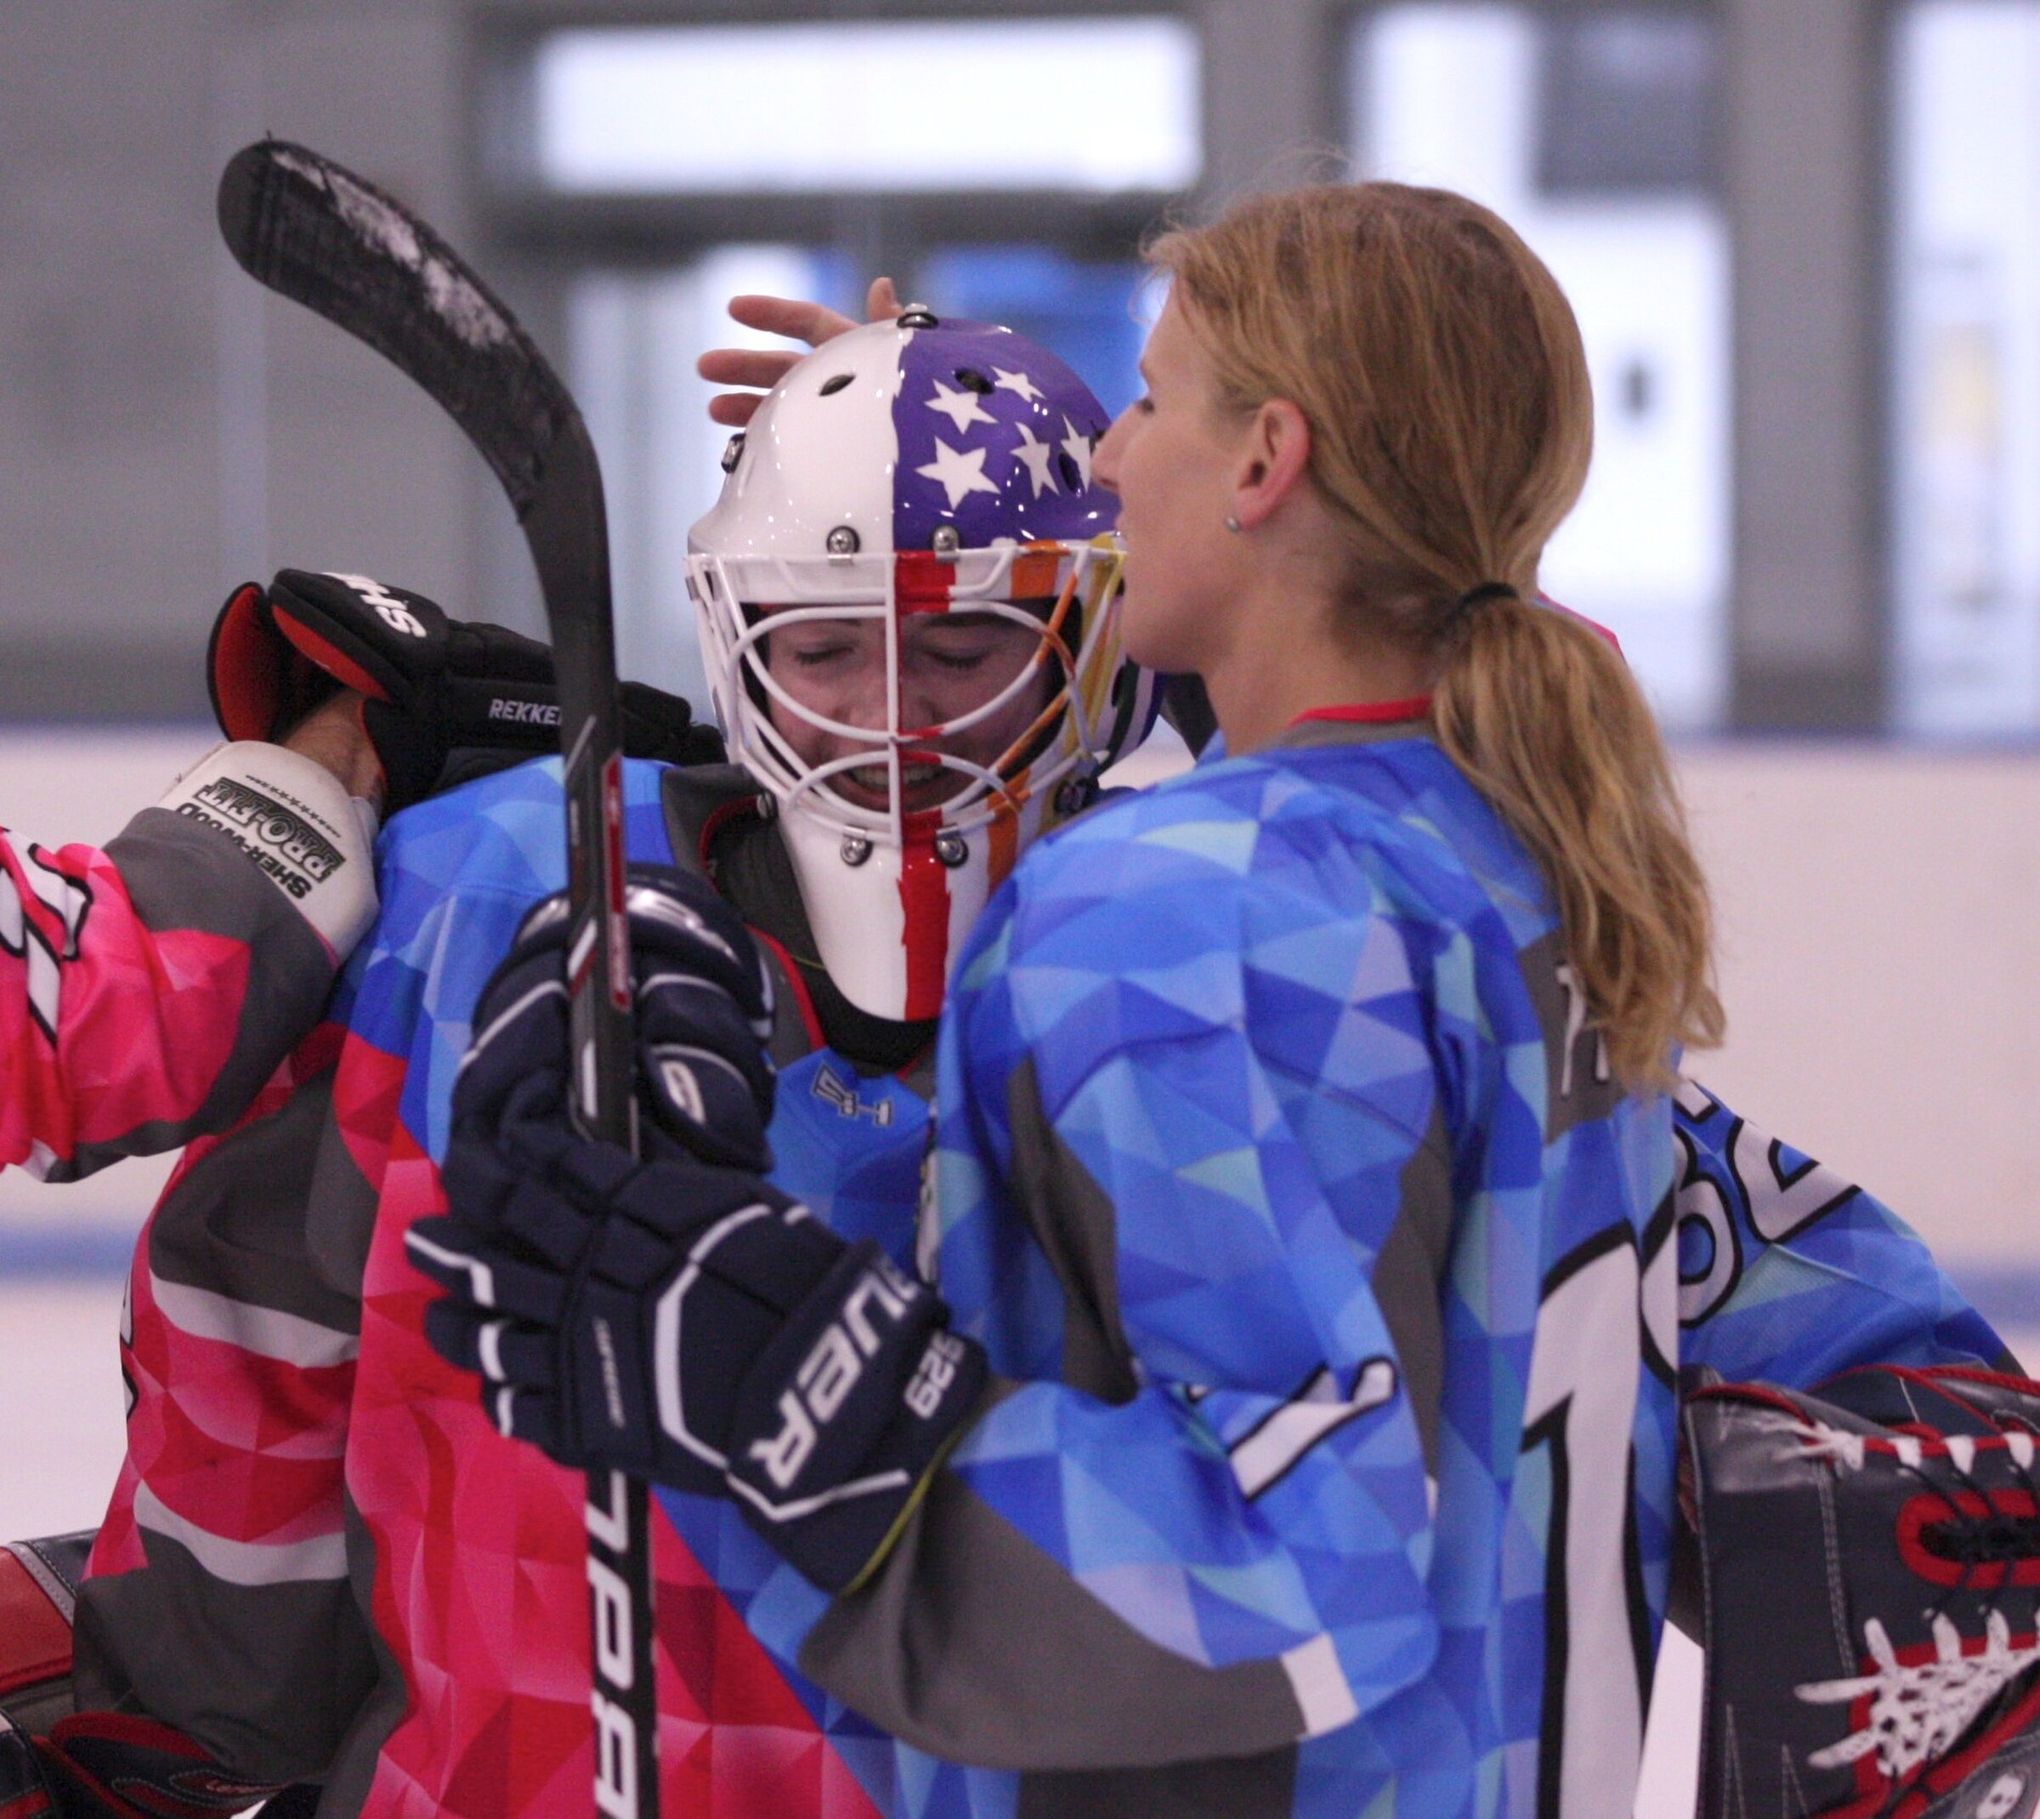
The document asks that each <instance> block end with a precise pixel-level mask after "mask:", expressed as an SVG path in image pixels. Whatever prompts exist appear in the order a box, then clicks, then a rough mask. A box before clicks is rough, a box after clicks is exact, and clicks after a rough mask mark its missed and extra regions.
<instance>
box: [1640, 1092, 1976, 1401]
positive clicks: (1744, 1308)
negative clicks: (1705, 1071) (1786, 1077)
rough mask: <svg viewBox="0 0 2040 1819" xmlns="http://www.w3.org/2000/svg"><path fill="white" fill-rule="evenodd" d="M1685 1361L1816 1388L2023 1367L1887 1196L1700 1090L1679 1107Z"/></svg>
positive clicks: (1735, 1376) (1681, 1098)
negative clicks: (1931, 1369) (1964, 1367)
mask: <svg viewBox="0 0 2040 1819" xmlns="http://www.w3.org/2000/svg"><path fill="white" fill-rule="evenodd" d="M1673 1129H1674V1137H1675V1141H1676V1143H1677V1146H1678V1156H1677V1163H1678V1189H1677V1192H1678V1207H1679V1222H1680V1246H1681V1268H1680V1289H1679V1317H1680V1322H1681V1326H1682V1328H1683V1336H1682V1338H1681V1342H1680V1357H1681V1360H1682V1362H1683V1363H1685V1364H1689V1365H1701V1366H1706V1367H1709V1368H1711V1369H1713V1370H1715V1371H1718V1372H1720V1374H1721V1375H1722V1376H1723V1377H1725V1378H1727V1379H1729V1380H1730V1381H1732V1382H1737V1381H1743V1380H1746V1379H1754V1378H1761V1379H1764V1380H1767V1381H1770V1382H1773V1383H1781V1384H1785V1385H1787V1386H1790V1387H1793V1388H1798V1389H1807V1388H1811V1387H1812V1386H1813V1385H1814V1384H1816V1383H1818V1382H1820V1381H1821V1380H1822V1379H1823V1378H1825V1377H1829V1376H1832V1375H1833V1374H1834V1373H1835V1372H1837V1371H1841V1370H1846V1369H1848V1368H1849V1367H1851V1366H1853V1365H1859V1364H1873V1363H1884V1364H1909V1365H1937V1364H1981V1365H1985V1366H1988V1367H1990V1368H1993V1369H2003V1368H2008V1367H2011V1358H2010V1354H2009V1353H2008V1352H2007V1351H2006V1349H2005V1346H2004V1342H2003V1341H2002V1340H2001V1339H1999V1337H1998V1336H1997V1334H1996V1333H1994V1332H1993V1331H1992V1330H1991V1328H1990V1326H1989V1324H1988V1322H1986V1321H1985V1320H1984V1319H1983V1317H1982V1316H1981V1315H1980V1314H1978V1313H1977V1312H1976V1310H1975V1309H1974V1308H1972V1307H1971V1306H1970V1305H1969V1303H1968V1302H1967V1301H1966V1300H1965V1299H1964V1298H1963V1296H1962V1294H1961V1292H1960V1291H1959V1290H1958V1289H1957V1288H1956V1287H1955V1285H1954V1284H1953V1283H1952V1282H1950V1281H1949V1280H1948V1278H1947V1276H1946V1275H1945V1274H1944V1273H1943V1272H1942V1270H1941V1268H1940V1266H1939V1265H1938V1264H1936V1263H1935V1261H1934V1259H1933V1257H1932V1255H1931V1254H1930V1253H1929V1252H1928V1250H1927V1247H1926V1246H1925V1245H1924V1244H1923V1243H1921V1242H1920V1239H1919V1236H1918V1235H1917V1234H1916V1233H1915V1232H1914V1231H1913V1230H1912V1228H1911V1227H1910V1226H1908V1225H1907V1224H1906V1223H1905V1221H1904V1220H1903V1219H1901V1218H1900V1217H1899V1216H1898V1215H1897V1214H1896V1213H1895V1212H1893V1211H1892V1209H1891V1208H1890V1207H1888V1206H1886V1205H1885V1204H1884V1202H1883V1201H1881V1200H1879V1199H1878V1198H1877V1197H1876V1196H1875V1195H1873V1194H1870V1193H1867V1192H1865V1191H1864V1190H1863V1189H1862V1188H1860V1187H1858V1186H1857V1185H1856V1184H1855V1183H1854V1182H1852V1181H1850V1180H1848V1179H1847V1178H1846V1177H1845V1176H1843V1175H1840V1174H1838V1173H1837V1172H1836V1171H1835V1170H1833V1169H1831V1168H1828V1167H1826V1166H1825V1165H1824V1164H1822V1163H1820V1162H1817V1161H1815V1160H1814V1158H1812V1157H1811V1156H1808V1155H1806V1154H1804V1153H1802V1152H1801V1151H1799V1150H1796V1149H1793V1148H1792V1147H1791V1146H1790V1145H1789V1144H1785V1143H1781V1142H1779V1141H1778V1140H1776V1139H1775V1138H1773V1137H1771V1136H1769V1135H1768V1134H1767V1133H1766V1132H1764V1131H1761V1130H1759V1129H1758V1128H1757V1127H1756V1126H1755V1125H1753V1124H1751V1123H1750V1122H1749V1121H1748V1120H1747V1119H1745V1118H1743V1117H1742V1116H1740V1115H1739V1114H1738V1113H1737V1112H1735V1111H1734V1110H1732V1109H1731V1108H1730V1107H1729V1106H1727V1105H1725V1104H1723V1103H1722V1102H1721V1101H1720V1100H1719V1099H1717V1098H1715V1097H1714V1095H1713V1094H1712V1093H1710V1092H1709V1091H1708V1090H1707V1089H1706V1088H1705V1087H1703V1086H1701V1085H1699V1084H1698V1083H1697V1082H1695V1081H1691V1080H1688V1081H1685V1082H1682V1084H1681V1086H1680V1090H1679V1094H1678V1098H1677V1100H1676V1104H1675V1111H1674V1126H1673Z"/></svg>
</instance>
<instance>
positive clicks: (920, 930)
mask: <svg viewBox="0 0 2040 1819" xmlns="http://www.w3.org/2000/svg"><path fill="white" fill-rule="evenodd" d="M900 819H901V828H900V835H901V839H900V909H901V912H902V915H903V918H904V921H905V926H904V927H903V928H902V929H901V931H900V942H901V944H902V945H903V946H904V947H905V948H906V950H907V1002H906V1006H905V1008H904V1009H903V1010H902V1011H901V1012H900V1018H901V1021H903V1022H906V1023H918V1022H919V1021H920V1020H921V1019H922V1018H924V1017H939V1016H940V1015H941V1014H942V988H943V986H944V985H945V984H946V983H947V981H948V976H949V868H948V867H947V866H946V865H944V864H943V863H942V861H941V860H940V859H938V858H936V856H935V830H936V829H937V828H939V827H940V826H941V825H942V811H941V810H940V809H933V808H924V809H919V810H917V811H916V812H914V813H913V814H910V815H903V816H902V817H901V818H900Z"/></svg>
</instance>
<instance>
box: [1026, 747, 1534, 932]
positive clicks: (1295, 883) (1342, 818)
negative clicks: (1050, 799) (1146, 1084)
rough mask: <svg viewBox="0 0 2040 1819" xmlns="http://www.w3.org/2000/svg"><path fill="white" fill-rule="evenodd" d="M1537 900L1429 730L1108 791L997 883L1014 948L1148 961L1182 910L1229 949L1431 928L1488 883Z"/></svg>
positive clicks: (1527, 872)
mask: <svg viewBox="0 0 2040 1819" xmlns="http://www.w3.org/2000/svg"><path fill="white" fill-rule="evenodd" d="M1498 888H1499V889H1501V890H1503V891H1505V892H1508V893H1511V894H1514V895H1516V896H1521V897H1524V898H1526V899H1530V900H1535V901H1538V902H1541V900H1542V896H1543V892H1542V889H1541V886H1540V885H1539V884H1538V882H1537V879H1536V874H1535V871H1534V868H1531V867H1530V866H1529V863H1528V861H1527V859H1526V858H1524V857H1523V855H1522V852H1521V848H1520V847H1519V846H1518V845H1517V844H1516V843H1515V842H1514V841H1513V840H1512V839H1511V838H1510V837H1509V836H1508V835H1507V833H1506V830H1504V829H1502V828H1501V827H1500V824H1499V822H1498V821H1497V820H1496V818H1495V817H1494V815H1493V813H1492V811H1491V810H1489V809H1488V807H1487V805H1486V803H1485V802H1484V801H1483V800H1482V799H1481V797H1480V796H1479V793H1478V792H1477V791H1475V790H1474V789H1473V788H1472V786H1471V785H1470V784H1468V783H1467V782H1466V780H1465V778H1464V777H1463V776H1461V774H1460V773H1459V772H1458V770H1457V769H1456V768H1455V767H1454V766H1453V765H1452V763H1451V761H1450V760H1449V759H1447V758H1446V757H1445V756H1444V754H1443V753H1442V752H1441V751H1440V750H1439V749H1438V747H1437V746H1436V745H1435V744H1433V743H1432V742H1431V741H1430V740H1428V739H1423V738H1410V739H1404V740H1397V741H1393V742H1386V743H1369V744H1365V745H1350V746H1330V747H1324V746H1319V747H1306V748H1300V749H1289V748H1277V749H1274V750H1271V751H1268V752H1264V753H1257V754H1254V755H1252V756H1249V757H1241V758H1225V759H1221V760H1219V761H1218V762H1216V763H1210V764H1204V765H1199V766H1197V767H1196V768H1195V769H1193V770H1190V771H1187V772H1184V773H1182V774H1180V775H1178V776H1176V777H1172V778H1170V779H1168V780H1167V781H1165V782H1163V783H1160V784H1157V785H1155V786H1154V787H1152V788H1150V789H1147V790H1143V791H1139V792H1136V793H1133V794H1130V795H1127V796H1123V797H1117V798H1114V799H1112V800H1110V801H1108V802H1106V803H1105V804H1103V805H1101V806H1100V807H1099V808H1097V809H1095V810H1093V811H1092V812H1091V813H1090V814H1088V815H1085V816H1083V817H1082V818H1081V819H1080V820H1078V821H1076V822H1074V823H1072V824H1071V825H1070V826H1068V827H1066V828H1063V829H1060V830H1058V831H1057V832H1056V833H1055V834H1053V835H1051V836H1050V837H1049V838H1048V839H1046V840H1044V841H1042V842H1040V843H1039V844H1038V845H1037V846H1035V847H1034V848H1032V849H1030V851H1029V852H1028V853H1027V855H1026V856H1025V857H1024V858H1023V859H1022V861H1021V863H1020V865H1019V866H1018V867H1017V868H1016V870H1015V873H1014V876H1013V879H1012V881H1011V882H1010V884H1009V886H1008V889H1007V893H1006V895H1007V904H1006V918H1005V919H1006V920H1008V921H1010V923H1011V929H1010V933H1009V936H1008V947H1009V951H1010V950H1011V949H1013V948H1018V949H1019V950H1023V951H1026V950H1032V949H1034V948H1035V947H1036V946H1037V945H1040V944H1043V943H1047V944H1051V945H1065V944H1066V943H1067V940H1068V936H1067V935H1066V933H1065V931H1067V930H1068V929H1069V928H1070V925H1071V924H1072V922H1073V921H1079V920H1080V921H1081V922H1082V923H1083V928H1082V930H1081V938H1082V939H1083V940H1085V941H1087V942H1095V943H1097V944H1098V945H1099V960H1100V963H1101V964H1115V963H1120V962H1125V961H1140V960H1142V959H1143V958H1147V959H1150V960H1151V959H1152V957H1153V956H1154V955H1155V954H1156V952H1157V941H1158V939H1160V938H1161V936H1162V934H1163V931H1164V930H1165V929H1168V928H1171V927H1173V926H1174V924H1175V922H1176V920H1177V919H1178V918H1179V917H1180V916H1182V915H1183V914H1185V913H1187V914H1189V915H1190V917H1191V918H1192V920H1193V921H1194V922H1195V923H1196V924H1197V925H1198V926H1199V927H1201V928H1202V929H1203V930H1204V931H1205V938H1206V940H1207V942H1208V943H1210V944H1213V945H1218V946H1231V947H1233V948H1235V949H1237V948H1239V947H1240V946H1242V944H1243V943H1244V942H1246V941H1247V940H1249V939H1253V938H1256V937H1259V936H1263V935H1265V934H1267V933H1269V932H1271V931H1293V930H1294V929H1296V928H1297V927H1299V926H1302V925H1304V924H1308V923H1310V922H1312V921H1317V920H1329V919H1338V920H1342V921H1350V920H1351V919H1352V918H1353V917H1355V916H1356V915H1362V914H1366V913H1368V912H1370V911H1372V912H1376V913H1380V914H1387V915H1393V916H1395V917H1397V918H1399V919H1402V920H1405V921H1414V922H1420V923H1427V924H1432V925H1435V926H1437V927H1439V928H1441V929H1447V928H1458V927H1464V926H1466V925H1468V924H1471V923H1474V922H1478V921H1482V920H1484V919H1485V918H1486V916H1487V914H1488V913H1489V911H1490V910H1491V908H1492V906H1493V901H1494V899H1495V897H1496V895H1497V890H1498Z"/></svg>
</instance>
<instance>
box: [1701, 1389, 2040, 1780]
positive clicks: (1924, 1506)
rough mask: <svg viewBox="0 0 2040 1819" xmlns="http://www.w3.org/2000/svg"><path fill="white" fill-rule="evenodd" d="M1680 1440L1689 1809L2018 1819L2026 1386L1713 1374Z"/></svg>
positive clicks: (2027, 1495)
mask: <svg viewBox="0 0 2040 1819" xmlns="http://www.w3.org/2000/svg"><path fill="white" fill-rule="evenodd" d="M1685 1428H1686V1439H1687V1445H1688V1449H1689V1454H1690V1457H1691V1460H1692V1465H1693V1472H1694V1480H1695V1491H1696V1503H1697V1516H1698V1520H1697V1523H1696V1530H1697V1534H1698V1539H1699V1555H1700V1569H1701V1573H1702V1576H1703V1580H1704V1589H1705V1594H1706V1597H1705V1612H1706V1636H1705V1643H1706V1651H1707V1667H1706V1716H1705V1721H1704V1727H1703V1735H1702V1759H1701V1797H1700V1811H1701V1813H1702V1814H1703V1815H1705V1816H1706V1819H1717V1816H1719V1819H1757V1815H1759V1814H1766V1815H1772V1814H1775V1815H1778V1816H1779V1819H1798V1816H1799V1815H1822V1816H1823V1819H2033V1814H2034V1812H2035V1810H2036V1807H2040V1634H2036V1623H2035V1617H2036V1605H2040V1508H2036V1504H2035V1496H2036V1492H2040V1480H2036V1474H2035V1455H2036V1450H2040V1384H2034V1383H2030V1382H2027V1381H2026V1380H2025V1379H2023V1378H2017V1377H2007V1376H2000V1375H1997V1374H1995V1373H1992V1372H1985V1371H1973V1370H1965V1369H1958V1368H1952V1367H1936V1368H1928V1369H1918V1368H1907V1367H1903V1366H1897V1365H1877V1366H1871V1367H1868V1368H1865V1369H1861V1370H1855V1371H1849V1372H1845V1373H1844V1374H1843V1375H1841V1376H1839V1377H1835V1378H1830V1379H1829V1380H1828V1381H1827V1382H1826V1383H1823V1384H1822V1385H1820V1386H1819V1387H1818V1388H1817V1389H1816V1390H1814V1391H1813V1392H1812V1393H1811V1394H1807V1393H1804V1392H1801V1391H1796V1390H1787V1389H1782V1388H1779V1387H1777V1386H1775V1385H1772V1384H1767V1383H1738V1384H1722V1385H1718V1386H1714V1387H1710V1388H1706V1389H1701V1390H1699V1391H1697V1392H1695V1393H1694V1394H1693V1395H1691V1396H1690V1397H1689V1398H1688V1399H1687V1402H1686V1410H1685Z"/></svg>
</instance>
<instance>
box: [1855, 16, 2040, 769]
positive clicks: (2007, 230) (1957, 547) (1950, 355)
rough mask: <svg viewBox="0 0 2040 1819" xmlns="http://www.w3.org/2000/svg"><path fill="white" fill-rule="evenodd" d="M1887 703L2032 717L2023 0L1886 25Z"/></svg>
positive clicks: (1970, 717) (2033, 258)
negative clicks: (1889, 165)
mask: <svg viewBox="0 0 2040 1819" xmlns="http://www.w3.org/2000/svg"><path fill="white" fill-rule="evenodd" d="M1894 77H1895V80H1894V83H1893V91H1894V94H1893V98H1894V103H1895V120H1894V137H1895V141H1896V144H1895V152H1896V155H1895V158H1894V160H1893V164H1894V176H1895V195H1894V197H1893V203H1894V223H1893V235H1892V257H1893V263H1894V284H1893V322H1892V337H1891V373H1892V420H1893V432H1894V433H1893V439H1892V449H1891V479H1892V489H1893V490H1892V526H1891V560H1892V596H1893V633H1894V650H1893V706H1894V711H1895V717H1896V720H1897V724H1898V726H1899V727H1900V728H1901V729H1902V730H1904V731H1907V732H1913V733H1921V734H1930V735H1951V734H1952V735H1998V734H2007V733H2030V732H2032V731H2033V730H2034V729H2035V728H2036V727H2040V5H2036V4H2032V3H2031V0H1915V4H1913V5H1911V6H1909V7H1907V8H1906V10H1905V12H1904V13H1903V15H1902V16H1901V18H1900V20H1899V22H1898V27H1897V35H1896V44H1895V58H1894Z"/></svg>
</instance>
